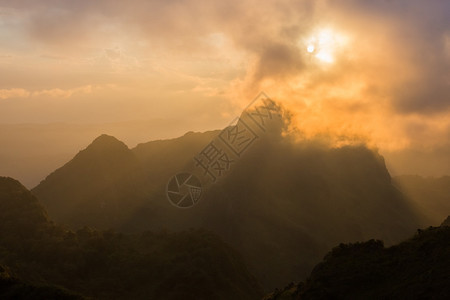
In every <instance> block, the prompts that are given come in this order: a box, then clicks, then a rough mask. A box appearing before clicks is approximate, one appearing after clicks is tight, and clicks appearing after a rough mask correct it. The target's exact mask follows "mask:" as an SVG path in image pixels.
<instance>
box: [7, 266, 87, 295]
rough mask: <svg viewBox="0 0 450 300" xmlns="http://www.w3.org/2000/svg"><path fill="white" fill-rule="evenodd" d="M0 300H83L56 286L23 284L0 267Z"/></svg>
mask: <svg viewBox="0 0 450 300" xmlns="http://www.w3.org/2000/svg"><path fill="white" fill-rule="evenodd" d="M0 299H15V300H27V299H34V300H47V299H59V300H82V299H85V298H84V297H82V296H80V295H76V294H74V293H72V292H69V291H67V290H64V289H61V288H59V287H56V286H50V285H47V286H36V285H32V284H29V283H24V282H23V281H21V280H20V279H17V278H15V277H14V276H12V275H11V274H10V273H9V271H8V270H7V269H6V268H5V267H2V266H0Z"/></svg>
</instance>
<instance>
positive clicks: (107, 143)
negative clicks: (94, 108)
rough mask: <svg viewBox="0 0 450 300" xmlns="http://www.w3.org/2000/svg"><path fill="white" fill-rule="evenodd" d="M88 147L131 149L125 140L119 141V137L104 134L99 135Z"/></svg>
mask: <svg viewBox="0 0 450 300" xmlns="http://www.w3.org/2000/svg"><path fill="white" fill-rule="evenodd" d="M86 149H98V150H111V149H120V150H129V149H128V147H127V145H125V143H124V142H122V141H119V140H118V139H117V138H115V137H113V136H111V135H107V134H102V135H100V136H98V137H97V138H96V139H95V140H94V141H93V142H92V143H91V144H90V145H89V146H88V147H87V148H86Z"/></svg>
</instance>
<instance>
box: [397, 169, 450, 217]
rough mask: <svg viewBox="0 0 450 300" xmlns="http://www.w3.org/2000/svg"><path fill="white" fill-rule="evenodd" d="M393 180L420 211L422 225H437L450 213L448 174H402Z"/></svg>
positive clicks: (449, 177)
mask: <svg viewBox="0 0 450 300" xmlns="http://www.w3.org/2000/svg"><path fill="white" fill-rule="evenodd" d="M393 182H394V185H395V186H396V187H397V188H398V189H399V190H401V191H402V192H403V193H404V194H405V195H406V196H407V197H408V199H410V200H411V203H412V204H413V205H414V206H415V207H416V210H417V211H418V212H420V215H421V217H422V219H423V220H424V222H423V226H429V225H434V226H437V225H439V223H440V222H441V221H442V219H443V218H445V217H446V216H447V215H448V214H449V213H450V176H443V177H439V178H434V177H422V176H417V175H402V176H396V177H394V178H393Z"/></svg>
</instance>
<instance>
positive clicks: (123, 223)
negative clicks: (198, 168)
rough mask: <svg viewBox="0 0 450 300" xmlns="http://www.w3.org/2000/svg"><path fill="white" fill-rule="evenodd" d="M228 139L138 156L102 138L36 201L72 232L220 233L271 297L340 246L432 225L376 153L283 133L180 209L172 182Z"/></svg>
mask: <svg viewBox="0 0 450 300" xmlns="http://www.w3.org/2000/svg"><path fill="white" fill-rule="evenodd" d="M219 133H220V131H211V132H205V133H187V134H186V135H184V136H182V137H180V138H176V139H172V140H160V141H153V142H149V143H145V144H140V145H138V146H137V147H135V148H133V149H128V148H127V146H126V145H125V144H123V143H122V142H120V141H119V140H117V139H116V138H114V137H112V136H107V135H102V136H100V137H98V138H97V139H95V140H94V141H93V142H92V143H91V144H90V145H89V146H88V147H87V148H86V149H84V150H82V151H80V152H79V153H78V154H77V155H76V156H75V157H74V158H73V159H72V160H71V161H69V162H68V163H66V164H65V165H64V166H63V167H61V168H60V169H58V170H56V171H55V172H53V173H52V174H50V175H49V176H48V177H47V178H46V179H45V180H44V181H43V182H41V183H40V184H39V185H38V186H37V187H36V188H34V189H33V193H34V194H35V195H36V196H37V197H38V198H39V199H40V200H41V201H42V203H43V204H44V206H45V207H46V209H47V210H48V212H49V214H50V216H51V217H52V218H53V219H54V220H56V221H57V222H59V223H63V224H67V225H69V226H70V227H72V228H78V227H80V226H83V225H89V226H93V227H96V228H103V229H108V228H114V229H116V230H120V231H124V232H139V231H142V230H161V229H167V230H170V231H179V230H183V229H187V228H205V229H208V230H211V231H213V232H215V233H217V234H218V235H220V236H221V237H222V238H223V239H224V240H225V241H226V242H228V243H230V244H231V245H232V246H233V247H235V248H236V249H237V250H238V251H239V252H240V253H242V255H243V256H244V259H245V260H246V261H247V262H248V264H249V267H250V270H251V271H252V272H254V274H255V275H256V276H257V278H258V280H260V282H262V283H263V285H264V286H265V288H271V287H276V286H279V285H280V284H283V283H285V282H286V281H289V280H293V279H295V280H300V279H302V278H304V277H305V276H306V275H307V274H308V273H309V272H310V271H311V269H312V267H313V266H314V264H315V263H317V262H318V261H319V260H320V259H321V257H322V256H323V255H324V254H325V253H326V251H328V249H329V248H331V247H332V246H334V245H335V244H337V243H339V242H355V241H363V240H367V239H370V238H376V239H382V240H384V241H385V242H386V244H392V243H396V242H399V241H400V240H402V239H404V238H406V237H407V236H409V235H410V234H411V233H412V232H414V231H415V229H416V228H418V227H420V226H421V225H423V223H424V219H423V218H421V216H420V215H419V214H418V213H417V211H416V210H415V208H414V206H413V205H412V203H411V202H410V201H409V199H408V198H407V197H406V196H405V195H404V194H402V193H401V192H400V191H399V190H398V189H397V188H396V187H395V186H394V185H393V184H392V181H391V177H390V175H389V172H388V171H387V169H386V166H385V163H384V160H383V158H382V157H381V156H380V155H379V154H378V153H376V152H375V151H374V150H370V149H368V148H366V147H365V146H363V145H355V146H344V147H340V148H334V147H330V146H327V145H325V144H322V143H321V142H319V141H315V140H305V141H301V142H298V141H295V140H293V139H292V137H290V136H289V135H288V136H286V135H284V134H282V131H281V129H279V130H273V131H271V132H270V133H268V134H266V135H265V136H263V137H262V138H261V139H260V140H259V142H258V143H257V144H255V145H254V146H253V147H251V148H250V149H249V150H248V151H247V152H246V153H245V155H244V156H243V157H242V158H240V159H239V160H238V161H237V162H236V163H235V165H234V166H233V169H232V171H231V172H230V173H229V174H228V175H227V176H226V177H225V178H224V179H222V180H220V181H219V182H218V183H216V184H213V185H212V186H210V187H209V189H208V190H207V191H206V192H205V193H206V194H205V195H204V197H203V198H202V199H201V200H200V202H199V203H198V204H197V205H196V206H194V207H192V208H189V209H186V210H182V209H177V208H175V207H173V206H172V205H171V204H170V203H169V201H168V200H167V198H166V195H165V187H166V184H167V182H168V180H169V179H170V177H171V176H173V175H174V174H176V173H177V172H180V171H182V170H183V169H184V167H185V166H186V165H189V164H190V163H192V160H193V158H194V156H195V155H196V154H197V153H199V152H200V151H201V150H202V148H204V147H205V146H206V145H207V144H208V143H209V142H210V141H211V140H212V139H213V138H214V137H215V136H217V135H218V134H219ZM299 257H300V258H299ZM294 258H295V259H296V262H295V264H293V263H292V262H293V261H294Z"/></svg>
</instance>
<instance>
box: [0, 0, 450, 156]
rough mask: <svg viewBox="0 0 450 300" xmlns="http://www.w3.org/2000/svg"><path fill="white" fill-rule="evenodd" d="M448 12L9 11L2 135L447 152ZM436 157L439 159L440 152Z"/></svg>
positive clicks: (429, 5)
mask: <svg viewBox="0 0 450 300" xmlns="http://www.w3.org/2000/svg"><path fill="white" fill-rule="evenodd" d="M449 66H450V1H448V0H428V1H425V0H422V1H419V0H386V1H383V0H380V1H371V0H346V1H343V0H342V1H331V0H330V1H281V0H277V1H256V0H239V1H202V0H191V1H174V0H166V1H152V0H128V1H107V0H96V1H91V0H77V1H68V0H66V1H64V0H39V1H36V0H29V1H25V0H14V1H12V0H9V1H6V0H0V78H1V80H0V123H47V122H67V123H92V122H125V121H133V120H141V121H143V120H151V119H175V120H176V119H177V118H179V119H184V120H186V119H187V120H193V122H195V123H196V124H203V125H202V126H203V127H204V129H205V130H206V129H211V128H218V127H221V126H223V125H224V124H226V123H227V122H228V121H230V120H231V119H233V117H234V116H236V115H237V114H239V111H240V110H241V109H242V108H243V107H244V106H245V105H246V104H247V103H248V102H249V101H251V99H252V98H253V97H254V96H256V95H257V94H258V92H259V91H262V90H263V91H265V92H266V93H267V94H268V95H269V96H271V97H272V98H273V99H274V100H278V101H280V102H282V103H283V104H284V105H285V106H286V107H287V108H288V109H290V110H291V111H292V112H293V113H294V121H295V125H296V126H297V127H298V128H299V130H300V131H302V132H303V133H304V135H306V136H311V135H316V134H323V135H326V136H329V137H331V138H332V139H333V140H334V141H336V142H341V141H342V142H346V141H348V140H352V139H357V140H359V139H362V140H364V141H366V142H368V143H369V144H370V145H372V146H376V147H378V148H380V149H381V150H384V151H399V150H402V149H411V150H414V151H422V152H423V151H429V152H430V153H434V152H433V151H435V150H436V149H437V150H439V151H440V152H439V153H450V96H449V91H450V84H449V83H450V72H449ZM437 150H436V151H437Z"/></svg>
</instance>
